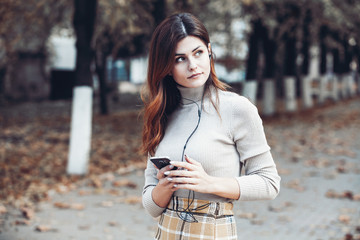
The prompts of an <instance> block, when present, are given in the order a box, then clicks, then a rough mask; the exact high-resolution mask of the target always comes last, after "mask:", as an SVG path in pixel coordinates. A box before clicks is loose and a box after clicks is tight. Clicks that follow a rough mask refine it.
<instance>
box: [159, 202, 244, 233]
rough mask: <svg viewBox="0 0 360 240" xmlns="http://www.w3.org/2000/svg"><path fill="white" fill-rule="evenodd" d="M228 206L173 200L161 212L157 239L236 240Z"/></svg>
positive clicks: (230, 204)
mask: <svg viewBox="0 0 360 240" xmlns="http://www.w3.org/2000/svg"><path fill="white" fill-rule="evenodd" d="M232 209H233V204H232V203H224V202H210V201H205V200H196V199H194V200H191V199H190V200H188V199H185V198H178V197H174V198H173V199H172V200H171V201H170V203H169V205H168V207H167V208H166V209H165V211H164V212H163V213H162V215H161V217H160V219H159V223H158V229H157V232H156V236H155V239H157V240H165V239H167V240H170V239H171V240H200V239H216V240H236V239H237V233H236V223H235V218H234V213H233V211H232Z"/></svg>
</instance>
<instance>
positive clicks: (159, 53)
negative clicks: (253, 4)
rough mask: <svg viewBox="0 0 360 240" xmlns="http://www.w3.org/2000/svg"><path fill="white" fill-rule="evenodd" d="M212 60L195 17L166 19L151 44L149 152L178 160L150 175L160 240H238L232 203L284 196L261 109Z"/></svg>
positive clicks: (146, 197) (148, 194)
mask: <svg viewBox="0 0 360 240" xmlns="http://www.w3.org/2000/svg"><path fill="white" fill-rule="evenodd" d="M212 56H213V54H212V51H211V45H210V40H209V36H208V33H207V30H206V29H205V27H204V26H203V24H202V23H201V22H200V21H199V20H198V19H196V18H195V17H194V16H193V15H191V14H188V13H181V14H175V15H172V16H170V17H168V18H167V19H165V20H164V21H163V22H162V23H161V24H160V25H159V26H158V27H157V28H156V30H155V32H154V34H153V37H152V40H151V45H150V52H149V65H148V76H147V87H148V95H147V96H146V100H145V98H144V102H145V110H144V129H143V146H142V149H143V151H144V153H148V155H149V157H150V156H169V158H170V159H171V165H168V166H166V167H163V168H161V169H157V168H156V167H155V166H154V164H153V163H152V162H151V161H148V164H147V168H146V170H145V186H144V190H143V205H144V207H145V209H146V210H147V211H148V212H149V213H150V214H151V215H152V216H153V217H158V216H160V218H159V224H158V230H157V233H156V236H155V239H220V238H221V239H237V233H236V224H235V220H234V216H233V212H232V207H233V205H232V203H233V202H234V201H236V200H240V201H242V200H262V199H273V198H275V197H276V196H277V194H278V192H279V189H280V177H279V175H278V173H277V170H276V166H275V164H274V161H273V158H272V155H271V153H270V147H269V146H268V144H267V141H266V138H265V134H264V130H263V126H262V121H261V119H260V117H259V115H258V112H257V109H256V107H255V106H254V105H252V104H251V103H250V102H249V101H248V100H247V99H246V98H244V97H241V96H239V95H237V94H235V93H232V92H227V91H226V85H225V84H224V83H222V82H220V81H219V80H218V78H217V77H216V74H215V70H214V61H213V57H212ZM243 166H244V168H245V175H244V176H241V171H242V167H243ZM175 167H176V168H177V169H176V170H175V169H174V168H175Z"/></svg>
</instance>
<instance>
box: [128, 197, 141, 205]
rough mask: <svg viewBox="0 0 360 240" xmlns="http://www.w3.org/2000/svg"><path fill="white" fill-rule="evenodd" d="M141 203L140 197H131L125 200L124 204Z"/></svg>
mask: <svg viewBox="0 0 360 240" xmlns="http://www.w3.org/2000/svg"><path fill="white" fill-rule="evenodd" d="M141 201H142V197H138V196H129V197H126V198H125V199H124V202H125V203H127V204H137V203H141Z"/></svg>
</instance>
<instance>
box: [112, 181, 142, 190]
mask: <svg viewBox="0 0 360 240" xmlns="http://www.w3.org/2000/svg"><path fill="white" fill-rule="evenodd" d="M112 185H113V186H114V187H129V188H136V187H137V184H136V183H134V182H132V181H130V180H128V179H122V180H118V181H113V182H112Z"/></svg>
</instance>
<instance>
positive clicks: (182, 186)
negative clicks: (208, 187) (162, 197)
mask: <svg viewBox="0 0 360 240" xmlns="http://www.w3.org/2000/svg"><path fill="white" fill-rule="evenodd" d="M176 188H177V189H186V190H192V191H196V190H197V187H196V185H194V184H187V183H185V184H176Z"/></svg>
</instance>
